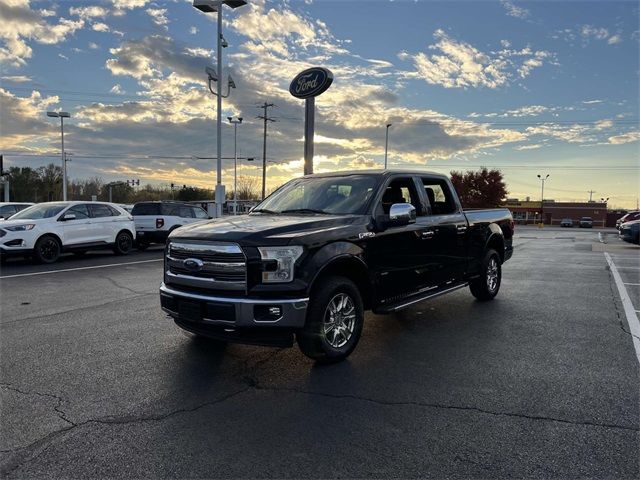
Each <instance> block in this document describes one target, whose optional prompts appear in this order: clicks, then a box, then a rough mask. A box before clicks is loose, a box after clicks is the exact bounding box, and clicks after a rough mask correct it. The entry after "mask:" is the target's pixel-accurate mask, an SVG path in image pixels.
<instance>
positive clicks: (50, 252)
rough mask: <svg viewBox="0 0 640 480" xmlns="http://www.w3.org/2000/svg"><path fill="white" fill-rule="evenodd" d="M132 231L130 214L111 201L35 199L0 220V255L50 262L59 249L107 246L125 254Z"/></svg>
mask: <svg viewBox="0 0 640 480" xmlns="http://www.w3.org/2000/svg"><path fill="white" fill-rule="evenodd" d="M135 235H136V230H135V226H134V224H133V218H132V217H131V215H130V214H128V213H127V212H126V211H124V210H123V209H122V208H120V207H118V206H117V205H114V204H112V203H104V202H46V203H39V204H37V205H32V206H31V207H29V208H25V209H24V210H22V211H20V212H18V213H16V214H15V215H13V216H12V217H11V218H10V219H9V220H5V221H4V222H1V223H0V256H1V257H3V258H4V257H8V256H12V255H22V256H33V258H34V259H35V260H36V261H37V262H40V263H53V262H55V261H56V260H57V259H58V258H59V257H60V254H61V253H63V252H74V253H78V254H82V253H85V252H87V251H88V250H95V249H103V248H110V249H112V250H113V251H114V253H116V254H118V255H126V254H127V253H129V251H130V250H131V248H132V247H133V242H134V239H135Z"/></svg>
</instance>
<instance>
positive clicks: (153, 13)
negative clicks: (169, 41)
mask: <svg viewBox="0 0 640 480" xmlns="http://www.w3.org/2000/svg"><path fill="white" fill-rule="evenodd" d="M147 14H148V15H149V16H150V17H151V20H152V21H153V23H155V24H156V25H159V26H161V27H164V26H165V25H167V24H168V23H169V19H168V18H167V9H166V8H147Z"/></svg>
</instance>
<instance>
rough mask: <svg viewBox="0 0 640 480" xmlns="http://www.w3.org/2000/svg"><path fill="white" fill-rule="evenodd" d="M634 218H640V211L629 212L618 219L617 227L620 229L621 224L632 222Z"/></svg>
mask: <svg viewBox="0 0 640 480" xmlns="http://www.w3.org/2000/svg"><path fill="white" fill-rule="evenodd" d="M633 220H640V211H635V212H629V213H627V214H626V215H623V216H622V217H620V218H619V219H618V220H616V228H617V229H618V230H620V225H622V224H623V223H626V222H631V221H633Z"/></svg>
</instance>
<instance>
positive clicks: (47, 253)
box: [33, 235, 62, 263]
mask: <svg viewBox="0 0 640 480" xmlns="http://www.w3.org/2000/svg"><path fill="white" fill-rule="evenodd" d="M61 252H62V246H61V245H60V242H59V241H58V239H57V238H56V237H54V236H52V235H43V236H42V237H40V238H39V239H38V241H37V242H36V245H35V247H34V248H33V258H34V259H35V261H36V262H37V263H54V262H56V261H57V260H58V258H60V253H61Z"/></svg>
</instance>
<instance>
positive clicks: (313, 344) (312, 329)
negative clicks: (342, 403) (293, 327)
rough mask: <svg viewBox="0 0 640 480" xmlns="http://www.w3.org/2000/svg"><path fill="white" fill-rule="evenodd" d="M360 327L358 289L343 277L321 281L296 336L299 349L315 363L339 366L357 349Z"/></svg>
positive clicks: (361, 313)
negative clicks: (303, 324)
mask: <svg viewBox="0 0 640 480" xmlns="http://www.w3.org/2000/svg"><path fill="white" fill-rule="evenodd" d="M332 311H334V314H333V315H332ZM363 325H364V308H363V305H362V296H361V295H360V291H359V290H358V287H356V285H355V284H354V283H353V282H352V281H351V280H349V279H348V278H345V277H338V276H335V277H333V276H332V277H327V278H323V279H322V280H320V282H319V284H318V286H317V287H316V288H315V289H314V290H313V292H312V293H311V301H310V302H309V308H308V310H307V321H306V324H305V326H304V328H303V329H302V330H301V331H300V332H298V333H297V335H296V339H297V341H298V347H299V348H300V350H301V351H302V353H304V354H305V355H306V356H307V357H309V358H311V359H312V360H316V361H317V362H320V363H334V362H339V361H341V360H344V359H345V358H347V357H348V356H349V355H350V354H351V352H353V350H354V349H355V348H356V345H357V344H358V340H360V335H361V334H362V327H363ZM332 326H333V327H332Z"/></svg>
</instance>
